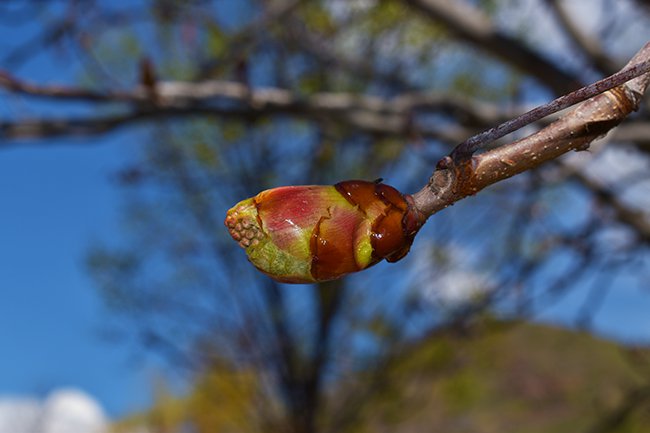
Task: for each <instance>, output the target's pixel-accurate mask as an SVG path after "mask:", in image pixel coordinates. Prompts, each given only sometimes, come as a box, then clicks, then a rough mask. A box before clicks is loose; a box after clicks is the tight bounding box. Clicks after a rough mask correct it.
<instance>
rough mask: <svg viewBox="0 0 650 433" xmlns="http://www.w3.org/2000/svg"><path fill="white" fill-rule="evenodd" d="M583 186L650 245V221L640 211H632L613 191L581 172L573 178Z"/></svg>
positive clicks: (577, 172)
mask: <svg viewBox="0 0 650 433" xmlns="http://www.w3.org/2000/svg"><path fill="white" fill-rule="evenodd" d="M571 177H572V178H573V179H575V180H577V181H578V182H579V183H580V184H582V186H584V187H585V188H587V189H589V190H590V191H591V192H592V194H594V195H595V197H596V198H598V199H599V200H601V201H602V202H603V203H604V204H606V205H607V206H608V207H609V208H610V209H611V210H612V211H613V212H614V218H616V220H617V221H619V222H621V223H623V224H625V225H627V226H629V227H631V228H632V229H633V230H634V233H635V234H636V236H637V237H638V238H639V240H641V241H642V242H644V243H647V244H650V220H648V218H646V216H645V215H644V214H643V212H642V211H640V210H635V209H631V208H630V207H629V206H627V205H626V204H625V203H623V202H622V201H621V200H620V198H619V197H618V196H617V195H616V194H615V193H614V192H613V191H611V190H609V189H607V188H606V187H604V186H603V185H601V184H599V183H598V182H596V181H595V180H593V179H592V178H590V177H589V176H587V175H585V174H584V173H582V172H581V171H576V172H574V173H573V175H572V176H571Z"/></svg>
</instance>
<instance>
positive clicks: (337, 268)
mask: <svg viewBox="0 0 650 433" xmlns="http://www.w3.org/2000/svg"><path fill="white" fill-rule="evenodd" d="M423 222H424V219H423V218H422V216H421V214H420V213H419V212H418V211H417V210H416V209H415V207H414V206H413V201H412V199H411V197H410V196H409V195H402V194H401V193H400V192H399V191H397V190H396V189H395V188H393V187H391V186H389V185H385V184H383V183H380V182H367V181H363V180H349V181H344V182H339V183H337V184H336V185H333V186H329V185H327V186H325V185H308V186H285V187H279V188H274V189H270V190H266V191H262V192H261V193H259V194H257V195H256V196H255V197H252V198H249V199H246V200H242V201H240V202H239V203H237V204H236V205H235V206H234V207H232V208H231V209H230V210H229V211H228V214H227V216H226V220H225V224H226V227H227V228H228V231H229V232H230V235H231V236H232V238H233V239H234V240H236V241H237V242H238V243H239V245H240V246H241V247H242V248H244V249H245V250H246V254H247V255H248V259H249V260H250V262H251V263H252V264H253V265H255V267H257V268H258V269H259V270H260V271H262V272H264V273H265V274H267V275H268V276H270V277H271V278H273V279H275V280H277V281H280V282H284V283H313V282H318V281H327V280H333V279H336V278H339V277H341V276H343V275H346V274H349V273H351V272H356V271H360V270H363V269H366V268H368V267H370V266H372V265H374V264H375V263H377V262H379V261H381V260H382V259H386V260H387V261H389V262H396V261H398V260H399V259H401V258H402V257H404V256H405V255H406V253H408V251H409V248H410V247H411V243H412V242H413V238H414V237H415V234H416V233H417V231H418V230H419V228H420V227H421V225H422V223H423Z"/></svg>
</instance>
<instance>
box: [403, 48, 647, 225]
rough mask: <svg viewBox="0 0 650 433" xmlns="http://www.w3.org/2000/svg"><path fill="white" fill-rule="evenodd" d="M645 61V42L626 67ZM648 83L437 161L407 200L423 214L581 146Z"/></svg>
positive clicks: (635, 101)
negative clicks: (494, 144) (474, 151)
mask: <svg viewBox="0 0 650 433" xmlns="http://www.w3.org/2000/svg"><path fill="white" fill-rule="evenodd" d="M649 59H650V43H648V44H646V45H645V46H644V47H643V48H642V49H641V50H640V51H639V52H638V53H637V54H636V55H635V56H634V58H633V59H632V60H631V61H630V62H629V63H628V65H627V66H626V68H630V67H633V66H634V65H637V64H640V63H643V62H646V61H648V60H649ZM649 82H650V73H646V74H644V75H642V76H640V77H637V78H635V79H633V80H631V81H629V82H627V83H626V84H624V85H621V86H619V87H616V88H614V89H611V90H608V91H607V92H605V93H602V94H600V95H598V96H596V97H594V98H592V99H590V100H588V101H586V102H583V103H582V104H580V105H578V106H577V107H576V108H574V109H573V110H572V111H570V112H569V113H567V114H566V115H565V116H563V117H562V118H560V119H559V120H557V121H555V122H553V123H551V124H550V125H549V126H547V127H546V128H544V129H542V130H540V131H538V132H537V133H535V134H533V135H530V136H528V137H526V138H524V139H522V140H518V141H515V142H513V143H510V144H507V145H504V146H501V147H498V148H496V149H493V150H490V151H487V152H485V153H483V154H480V155H478V156H474V157H472V158H468V159H464V160H462V161H460V162H459V161H455V160H454V159H453V158H451V157H445V158H444V159H442V160H441V161H440V162H439V164H438V167H437V169H436V171H435V172H434V173H433V175H432V177H431V179H430V180H429V183H428V184H427V185H426V186H425V187H424V188H423V189H422V190H421V191H419V192H418V193H416V194H415V195H414V196H413V198H414V200H415V205H416V207H417V208H418V209H419V210H420V212H422V213H423V214H424V215H425V216H430V215H432V214H433V213H435V212H437V211H439V210H441V209H444V208H445V207H448V206H450V205H451V204H453V203H455V202H456V201H458V200H460V199H462V198H464V197H467V196H468V195H474V194H476V193H477V192H478V191H480V190H481V189H483V188H485V187H487V186H489V185H491V184H493V183H496V182H499V181H501V180H504V179H507V178H509V177H511V176H514V175H516V174H519V173H522V172H524V171H526V170H530V169H532V168H535V167H537V166H539V165H540V164H542V163H544V162H546V161H550V160H552V159H555V158H557V157H558V156H560V155H562V154H564V153H566V152H568V151H570V150H584V149H587V148H588V147H589V144H590V143H591V142H592V141H594V140H595V139H597V138H599V137H602V136H603V135H605V134H606V133H607V132H608V131H609V130H611V129H612V128H614V127H615V126H617V125H618V124H619V123H620V122H621V121H622V120H623V119H624V118H625V117H626V116H627V115H629V114H630V113H631V112H632V111H634V110H636V109H637V108H638V106H639V104H640V101H641V97H642V96H643V93H644V92H645V90H646V88H647V86H648V83H649Z"/></svg>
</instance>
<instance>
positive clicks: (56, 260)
mask: <svg viewBox="0 0 650 433" xmlns="http://www.w3.org/2000/svg"><path fill="white" fill-rule="evenodd" d="M119 141H120V140H119V135H113V136H111V137H109V138H108V139H106V140H97V141H96V142H91V143H87V144H85V145H79V144H67V143H66V142H59V143H53V145H51V146H50V145H48V146H47V147H43V146H38V145H36V146H30V145H27V146H22V145H19V146H16V147H13V148H8V149H3V150H2V151H0V173H1V175H0V197H1V198H2V211H1V212H0V245H2V247H1V248H0V263H1V266H0V293H2V302H0V353H2V356H0V394H5V395H6V394H29V395H34V394H35V395H43V394H45V393H47V392H49V391H50V390H52V389H54V388H58V387H61V386H78V387H80V388H81V389H83V390H85V391H87V392H89V393H90V394H92V395H94V396H95V397H97V398H99V399H100V401H101V403H102V404H103V405H104V407H105V408H106V409H107V411H108V412H109V414H111V415H116V414H121V413H124V412H125V411H130V410H132V409H135V408H138V407H142V406H143V405H145V404H146V402H147V401H148V394H149V389H150V381H149V378H150V373H151V370H150V369H149V368H148V367H147V366H145V365H143V364H142V363H141V362H139V361H138V360H136V359H134V356H133V355H134V353H133V352H132V351H133V348H132V347H129V346H127V345H122V344H120V343H119V342H110V341H106V340H105V339H102V338H101V333H102V331H105V330H106V326H105V325H104V322H105V321H106V320H108V319H109V318H110V317H109V316H108V313H107V312H106V311H104V309H103V308H102V304H101V300H100V299H99V297H98V294H97V291H96V288H95V287H94V286H93V285H92V282H91V281H90V279H89V278H88V276H87V274H86V273H85V268H84V255H85V252H86V250H87V248H88V247H90V246H91V245H92V242H93V240H99V239H110V238H111V236H115V235H116V232H117V231H118V230H119V227H118V218H117V212H118V209H119V196H118V191H117V190H116V188H115V187H114V185H113V184H112V183H111V181H110V174H111V173H112V172H113V171H114V170H115V169H116V168H118V167H120V163H121V162H122V161H124V159H125V154H128V151H127V149H126V148H125V147H123V146H121V145H120V143H119Z"/></svg>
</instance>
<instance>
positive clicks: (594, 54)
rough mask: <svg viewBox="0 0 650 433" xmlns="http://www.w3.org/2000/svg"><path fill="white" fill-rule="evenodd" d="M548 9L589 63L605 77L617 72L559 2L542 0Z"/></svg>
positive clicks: (613, 65) (596, 44)
mask: <svg viewBox="0 0 650 433" xmlns="http://www.w3.org/2000/svg"><path fill="white" fill-rule="evenodd" d="M544 1H545V2H546V5H547V6H548V7H549V9H550V10H551V11H552V12H553V14H554V15H555V17H556V18H557V20H558V22H559V23H560V25H561V26H562V29H563V30H564V31H565V33H566V34H567V36H569V38H570V39H571V41H572V42H573V43H574V44H575V45H576V47H578V48H579V49H580V51H582V52H583V53H584V54H586V56H587V58H588V60H589V62H590V63H591V64H592V65H593V66H595V67H596V68H597V69H598V70H599V71H600V72H602V73H604V74H605V75H611V74H613V73H614V72H615V71H617V70H618V69H619V67H620V65H617V64H616V62H615V61H614V60H612V59H611V58H610V57H609V56H608V55H607V53H605V51H604V50H603V49H602V47H601V45H600V43H599V42H598V40H597V39H595V38H592V37H590V36H589V35H587V34H585V32H584V31H583V30H582V29H581V28H580V27H579V26H578V25H577V22H576V21H575V20H574V19H573V17H571V15H570V14H569V13H568V12H567V10H566V8H565V7H564V6H563V5H562V4H561V2H560V1H559V0H544Z"/></svg>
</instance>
